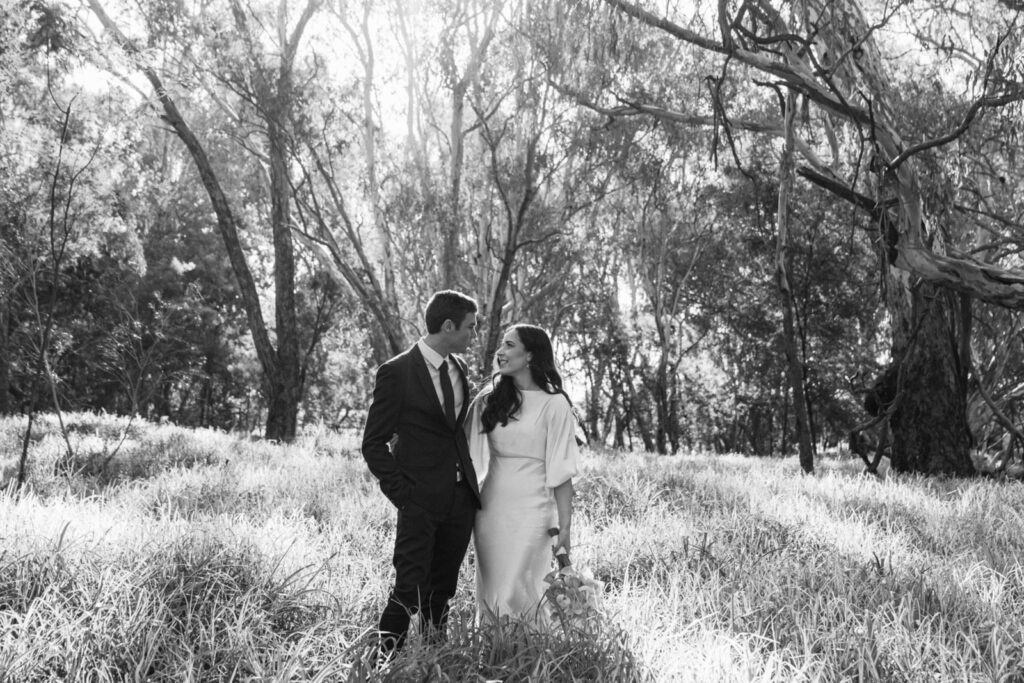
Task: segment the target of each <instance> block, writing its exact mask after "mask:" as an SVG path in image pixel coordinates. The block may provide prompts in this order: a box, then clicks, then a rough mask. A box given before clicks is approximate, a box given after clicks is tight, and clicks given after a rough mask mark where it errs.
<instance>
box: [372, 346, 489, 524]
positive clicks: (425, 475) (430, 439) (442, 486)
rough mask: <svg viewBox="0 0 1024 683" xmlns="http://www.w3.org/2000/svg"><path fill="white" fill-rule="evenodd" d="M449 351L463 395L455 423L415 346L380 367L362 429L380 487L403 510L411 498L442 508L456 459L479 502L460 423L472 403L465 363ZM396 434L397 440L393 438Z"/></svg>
mask: <svg viewBox="0 0 1024 683" xmlns="http://www.w3.org/2000/svg"><path fill="white" fill-rule="evenodd" d="M450 357H451V358H453V359H455V362H456V363H457V365H458V367H459V375H460V376H461V381H462V395H463V396H464V400H463V402H462V410H461V411H460V412H459V415H458V417H457V419H456V424H454V425H453V424H451V423H449V422H448V418H447V417H445V414H444V408H443V407H442V405H441V402H440V401H439V400H438V397H437V392H436V391H435V390H434V383H433V381H432V380H431V378H430V371H429V370H428V369H427V361H426V360H425V359H424V358H423V354H422V353H420V350H419V349H418V348H417V347H416V346H413V347H412V348H411V349H409V350H408V351H406V352H405V353H401V354H399V355H397V356H395V357H394V358H392V359H391V360H389V361H387V362H386V363H384V364H383V365H381V366H380V367H379V368H378V369H377V377H376V381H375V382H374V387H373V402H372V403H371V404H370V409H369V411H368V412H367V415H366V427H365V429H364V430H363V447H362V451H363V458H364V459H365V460H366V464H367V465H368V466H369V468H370V472H372V473H373V475H374V476H375V477H377V479H378V481H379V482H380V488H381V491H383V492H384V495H385V496H387V497H388V499H389V500H390V501H391V502H392V503H394V505H395V506H396V507H397V508H399V509H400V510H404V509H405V508H406V506H407V505H409V504H410V503H412V504H414V505H418V506H419V507H421V508H424V509H427V510H432V511H435V512H443V511H444V510H445V509H446V508H447V506H448V505H450V504H451V500H452V495H453V492H454V489H455V484H456V481H455V472H456V462H458V463H460V464H461V466H462V473H463V476H464V477H465V478H466V480H467V481H468V483H469V486H470V488H472V489H473V493H474V494H475V495H476V499H477V507H479V506H480V490H479V488H478V486H477V479H476V472H475V470H474V469H473V462H472V460H471V459H470V457H469V444H468V443H467V441H466V433H465V430H464V429H463V427H462V424H463V422H464V421H465V419H466V414H467V412H468V411H469V404H470V394H469V382H468V381H467V380H466V363H465V362H464V361H463V360H462V359H461V358H459V357H457V356H454V355H453V356H450ZM395 436H397V437H398V439H397V441H393V439H394V437H395Z"/></svg>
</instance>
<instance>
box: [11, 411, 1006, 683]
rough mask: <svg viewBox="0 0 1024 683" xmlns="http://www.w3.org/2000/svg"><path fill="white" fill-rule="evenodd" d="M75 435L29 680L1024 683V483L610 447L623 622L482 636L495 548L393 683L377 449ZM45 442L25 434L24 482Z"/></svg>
mask: <svg viewBox="0 0 1024 683" xmlns="http://www.w3.org/2000/svg"><path fill="white" fill-rule="evenodd" d="M70 423H71V425H72V427H73V433H72V446H73V450H74V453H75V457H74V459H73V460H72V461H70V462H67V461H66V458H65V450H66V449H65V447H64V444H63V443H62V441H60V440H59V439H58V438H57V435H56V434H55V433H54V429H55V427H54V425H50V424H48V423H47V422H46V421H44V422H43V423H42V424H43V428H44V431H43V432H42V433H41V434H40V436H39V437H38V438H37V439H36V440H35V441H34V442H33V444H32V452H31V462H32V470H31V473H30V475H31V476H30V482H29V486H28V488H27V490H25V491H23V492H22V493H20V494H18V495H15V492H14V491H13V489H12V488H11V487H8V488H7V493H6V494H4V495H2V496H0V543H2V546H0V548H2V550H0V678H2V679H3V680H5V681H50V680H65V681H126V680H128V681H136V680H138V681H143V680H145V681H215V680H238V681H243V680H245V681H338V680H343V681H344V680H349V681H363V680H374V681H406V680H435V681H445V680H450V681H488V680H502V681H563V680H564V681H570V680H586V681H634V680H635V681H644V680H658V681H820V680H826V681H843V680H849V681H1014V680H1024V668H1022V666H1021V663H1022V661H1024V626H1022V624H1024V619H1022V617H1021V615H1022V614H1024V569H1022V564H1021V557H1022V550H1024V519H1022V517H1021V512H1020V511H1021V510H1022V509H1024V487H1022V486H1021V485H1020V484H1018V483H1015V482H998V481H993V480H983V479H978V480H963V481H961V480H940V479H923V478H916V477H901V478H889V479H887V480H877V479H873V478H865V477H862V476H860V475H859V474H857V471H858V470H859V467H858V466H857V465H856V463H854V462H852V461H850V462H846V461H841V460H836V461H826V462H823V463H819V474H818V475H816V476H814V477H806V476H801V475H800V474H799V467H798V465H797V463H796V461H795V460H794V459H782V460H779V459H775V460H767V459H746V458H741V457H734V456H728V457H714V456H703V455H689V456H677V457H661V458H655V457H645V456H641V455H637V454H629V453H617V452H608V453H603V454H600V455H599V454H594V453H591V454H588V455H587V456H586V459H585V463H584V473H583V475H582V476H581V477H580V478H579V479H578V482H577V490H578V499H577V517H576V522H575V523H574V527H575V532H576V538H575V544H574V545H575V550H574V555H575V560H576V563H577V564H578V565H581V566H584V567H587V568H589V569H591V570H592V571H593V572H594V574H595V576H596V577H597V578H598V579H600V580H602V581H604V582H605V586H606V590H605V595H604V599H603V604H604V611H605V615H604V618H603V619H602V620H601V622H599V624H598V625H597V626H596V627H594V628H592V629H590V630H589V631H587V632H583V633H574V634H572V635H571V636H566V635H564V634H539V633H536V632H534V631H531V630H530V629H527V628H524V627H523V625H521V624H515V623H503V624H502V625H501V626H500V627H498V628H479V627H477V626H476V625H475V624H474V619H473V610H472V595H471V586H472V571H473V568H472V562H473V558H472V555H470V557H469V559H468V561H467V562H466V563H465V564H464V567H463V576H462V578H461V581H460V586H461V590H460V593H459V595H458V596H457V597H456V600H455V602H454V605H453V617H452V625H451V628H450V637H449V639H448V640H447V641H446V642H444V643H440V644H433V643H428V642H425V641H422V640H421V639H419V638H418V637H417V636H416V635H415V634H414V636H413V638H412V640H411V642H410V644H409V646H408V647H407V648H406V650H405V651H403V654H402V655H401V656H400V657H399V658H398V659H397V660H396V661H395V662H393V663H392V664H391V665H389V666H388V667H386V668H384V669H382V670H380V671H375V670H373V668H372V667H371V666H370V665H369V662H370V653H371V651H372V649H373V638H372V633H371V627H372V625H373V624H374V623H375V621H376V618H377V616H378V613H379V609H380V608H381V606H382V605H383V603H384V600H385V597H386V593H387V590H388V588H389V585H390V581H391V567H390V554H391V544H392V539H393V532H394V517H393V513H392V511H391V510H390V508H389V506H388V504H387V503H386V501H385V500H384V498H383V496H382V495H381V494H380V493H379V491H378V489H377V487H376V484H375V482H374V481H373V480H372V478H371V477H370V476H369V475H368V474H367V472H366V469H365V466H364V465H363V463H362V459H361V458H359V457H358V454H357V453H356V451H355V444H354V440H353V439H351V438H348V439H346V438H344V437H342V436H339V435H334V434H330V433H327V432H324V431H317V432H313V433H310V434H308V435H305V436H304V437H303V438H301V439H300V440H299V441H298V442H297V443H295V444H292V445H289V446H274V445H269V444H265V443H262V442H255V441H249V440H244V439H239V438H235V437H232V436H228V435H225V434H220V433H216V432H208V431H203V430H185V429H179V428H176V427H173V426H166V425H164V426H157V425H152V424H147V423H144V422H139V421H135V422H132V423H131V424H129V423H128V421H127V420H123V419H116V418H112V417H100V416H90V415H74V416H71V418H70ZM23 429H24V424H23V421H19V420H17V419H4V420H0V453H2V454H3V455H4V458H3V459H2V460H0V468H2V471H3V473H4V477H5V479H6V480H7V481H10V480H12V479H13V476H14V472H15V469H14V468H15V467H16V457H17V452H18V446H19V444H20V438H21V435H22V434H23V431H22V430H23ZM62 459H63V460H62ZM58 464H59V465H60V466H59V467H58V466H57V465H58Z"/></svg>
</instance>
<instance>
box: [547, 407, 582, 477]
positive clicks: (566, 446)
mask: <svg viewBox="0 0 1024 683" xmlns="http://www.w3.org/2000/svg"><path fill="white" fill-rule="evenodd" d="M544 418H545V419H544V423H545V427H546V429H547V435H546V438H545V446H544V451H545V452H544V464H545V469H546V472H545V483H546V485H547V486H548V487H549V488H555V487H556V486H559V485H561V484H564V483H565V482H567V481H568V480H570V479H572V478H573V477H574V476H576V472H577V468H578V466H579V465H578V463H579V447H578V446H577V445H576V415H575V414H574V413H573V412H572V406H571V405H569V400H568V399H567V398H565V397H564V396H562V395H560V394H559V395H556V396H553V397H552V398H551V399H550V400H549V401H548V405H547V410H546V414H545V416H544Z"/></svg>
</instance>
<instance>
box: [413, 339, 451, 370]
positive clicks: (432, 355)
mask: <svg viewBox="0 0 1024 683" xmlns="http://www.w3.org/2000/svg"><path fill="white" fill-rule="evenodd" d="M416 346H417V347H419V350H420V353H422V354H423V358H424V359H425V360H426V361H427V362H428V363H430V365H431V366H432V367H433V368H434V369H435V370H436V369H439V368H440V367H441V363H443V362H444V361H446V360H448V359H447V357H445V356H442V355H441V354H439V353H438V352H437V351H435V350H434V349H432V348H430V345H429V344H427V342H425V341H424V340H423V339H420V340H419V341H418V342H416Z"/></svg>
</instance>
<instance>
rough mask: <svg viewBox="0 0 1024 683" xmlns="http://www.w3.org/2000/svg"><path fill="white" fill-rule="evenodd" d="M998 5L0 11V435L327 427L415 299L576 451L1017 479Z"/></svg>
mask: <svg viewBox="0 0 1024 683" xmlns="http://www.w3.org/2000/svg"><path fill="white" fill-rule="evenodd" d="M1022 11H1024V6H1022V5H1021V3H1019V2H1016V1H1015V0H982V1H980V2H970V3H967V2H960V1H959V0H934V1H928V2H921V1H920V0H918V1H917V2H914V3H913V5H912V6H911V3H910V2H906V1H903V0H885V1H876V0H862V1H859V2H858V1H857V0H838V1H831V2H828V1H824V0H800V1H796V2H778V1H775V2H769V1H768V0H720V1H718V2H709V1H706V0H694V1H693V2H664V1H658V2H655V1H648V0H637V1H636V2H627V1H626V0H574V1H572V2H559V1H556V0H521V1H519V2H515V1H505V0H422V1H421V2H405V1H403V0H385V1H382V2H369V1H368V0H357V1H352V2H346V1H338V2H322V1H320V0H305V1H287V0H279V2H276V3H274V2H269V1H263V0H252V1H249V0H214V1H213V2H203V3H192V2H188V1H187V0H186V1H184V2H181V1H175V2H172V1H171V0H138V1H137V2H126V1H124V0H87V2H83V3H79V2H70V1H69V2H64V1H53V2H46V1H45V0H33V1H32V2H22V1H20V0H8V1H7V2H6V3H5V11H4V12H3V15H2V18H0V45H2V46H3V47H2V48H0V83H2V84H3V88H2V90H0V98H2V100H0V155H2V163H0V413H27V414H30V413H33V412H39V411H59V410H70V409H74V410H93V411H106V412H110V413H117V414H126V415H141V416H144V417H147V418H150V419H167V420H170V421H173V422H176V423H180V424H183V425H194V426H213V427H218V428H222V429H234V430H242V431H246V432H252V431H257V432H260V433H263V434H264V435H265V436H267V437H268V438H272V439H282V440H289V439H291V438H293V437H294V436H295V434H296V432H297V431H298V430H299V429H301V428H302V427H303V426H304V425H309V424H319V423H323V424H326V425H328V426H330V427H331V428H337V429H348V428H358V427H360V426H361V424H362V419H363V416H364V410H365V407H366V405H367V403H368V394H369V391H370V382H371V379H372V374H373V368H374V367H375V366H376V365H377V364H378V363H380V362H382V361H383V360H385V359H386V358H388V357H389V356H391V355H393V354H395V353H397V352H399V351H401V350H403V349H404V348H406V347H407V346H408V345H410V344H411V343H412V342H413V341H415V340H416V339H417V338H418V337H419V336H420V335H421V334H423V332H424V330H423V323H422V319H421V311H422V309H423V306H424V304H425V302H426V300H427V298H429V296H430V294H431V293H432V292H433V291H435V290H438V289H444V288H456V289H460V290H462V291H465V292H467V293H470V294H471V295H473V296H475V297H476V298H477V300H478V301H479V303H480V317H481V323H482V331H481V334H480V335H479V338H478V342H479V344H478V347H477V348H476V349H475V350H474V352H473V357H472V358H470V359H469V360H470V366H471V368H472V370H473V372H474V379H475V380H476V381H478V382H480V383H483V382H485V381H486V380H487V377H488V376H489V374H490V369H491V361H492V357H493V354H494V351H495V348H496V345H497V343H498V340H499V339H500V337H501V334H502V331H503V328H504V327H505V326H506V325H508V324H510V323H512V322H530V323H534V324H538V325H542V326H544V327H546V328H547V329H549V330H550V331H551V333H552V336H553V338H554V340H555V342H556V346H557V353H558V355H559V358H558V360H559V362H560V364H561V367H562V369H563V371H564V374H565V375H566V378H567V383H568V386H569V388H570V393H571V395H572V397H573V399H574V401H575V402H576V407H577V411H578V413H579V415H580V419H581V431H582V432H585V433H586V435H587V438H588V439H589V440H590V442H591V443H592V444H594V445H598V444H604V445H608V446H614V447H627V448H643V449H645V450H648V451H652V452H658V453H673V452H677V451H680V450H691V449H699V450H711V451H719V452H741V453H749V454H757V455H770V454H779V453H791V452H797V451H799V452H800V455H801V463H802V464H803V465H804V469H807V470H810V469H813V457H814V455H815V454H816V453H817V452H818V451H820V450H821V449H823V448H826V447H832V446H835V445H837V444H846V443H847V442H848V441H850V440H851V432H853V434H852V437H853V438H852V441H853V442H854V445H855V446H857V447H858V448H862V449H866V448H867V447H868V444H870V445H871V446H873V447H875V448H877V449H878V450H877V452H878V453H882V449H883V447H884V448H885V449H886V453H887V454H889V455H890V456H891V458H892V463H893V465H894V466H895V467H897V468H898V469H904V470H913V471H922V472H950V473H958V474H967V473H970V472H973V471H975V470H976V469H978V468H985V469H1000V468H1005V467H1007V466H1008V465H1011V464H1013V463H1014V462H1019V461H1020V459H1021V457H1022V452H1024V433H1022V431H1021V429H1022V428H1021V400H1022V398H1024V364H1022V359H1024V344H1022V342H1024V335H1022V330H1021V322H1020V316H1019V314H1018V311H1019V310H1020V308H1021V307H1022V306H1024V270H1022V269H1024V264H1022V263H1021V250H1022V248H1024V172H1022V171H1021V168H1022V164H1021V163H1020V160H1019V158H1018V155H1019V154H1020V153H1021V152H1022V151H1024V150H1022V145H1024V130H1022V122H1024V111H1022V109H1024V107H1022V104H1021V103H1022V101H1024V47H1022V42H1021V41H1022V36H1024V33H1022V22H1024V14H1022Z"/></svg>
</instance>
